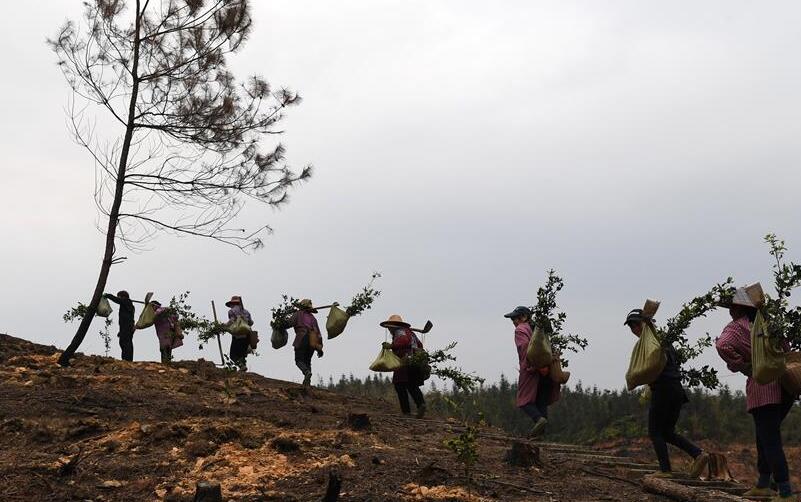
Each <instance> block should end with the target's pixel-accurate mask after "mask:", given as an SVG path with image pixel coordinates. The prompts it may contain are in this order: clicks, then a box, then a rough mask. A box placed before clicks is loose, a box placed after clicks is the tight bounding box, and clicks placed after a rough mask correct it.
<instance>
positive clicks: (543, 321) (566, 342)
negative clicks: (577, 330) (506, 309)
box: [531, 269, 589, 367]
mask: <svg viewBox="0 0 801 502" xmlns="http://www.w3.org/2000/svg"><path fill="white" fill-rule="evenodd" d="M564 285H565V281H564V280H563V279H562V278H561V277H559V276H558V275H556V271H555V270H553V269H551V270H549V271H548V280H547V281H546V283H545V286H543V287H540V288H539V289H537V305H535V306H534V307H531V311H532V313H533V314H532V319H531V320H532V322H533V323H534V325H536V326H539V327H541V328H542V329H543V330H544V331H545V333H546V334H548V336H549V338H550V341H551V348H552V349H553V351H554V353H557V354H560V356H561V360H562V365H563V366H565V367H567V365H568V361H567V360H566V359H565V357H564V355H565V353H566V352H567V351H568V350H569V351H571V352H576V353H577V352H578V351H579V350H584V349H586V348H587V345H588V343H589V342H587V339H586V338H582V337H580V336H578V335H573V334H569V333H563V332H562V326H563V325H564V323H565V321H566V320H567V314H566V313H564V312H561V311H559V307H558V306H557V304H556V295H557V294H558V293H559V291H561V290H562V288H563V287H564Z"/></svg>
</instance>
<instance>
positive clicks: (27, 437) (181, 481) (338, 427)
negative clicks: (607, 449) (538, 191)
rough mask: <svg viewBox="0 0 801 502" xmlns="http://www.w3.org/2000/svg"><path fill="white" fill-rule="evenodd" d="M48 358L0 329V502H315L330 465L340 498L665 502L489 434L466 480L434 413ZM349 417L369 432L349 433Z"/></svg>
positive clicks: (205, 367) (272, 385) (245, 380)
mask: <svg viewBox="0 0 801 502" xmlns="http://www.w3.org/2000/svg"><path fill="white" fill-rule="evenodd" d="M56 355H57V354H56V349H55V348H53V347H44V346H41V345H36V344H32V343H29V342H26V341H24V340H20V339H17V338H13V337H10V336H7V335H0V432H1V434H0V500H3V501H17V500H20V501H21V500H25V501H32V500H95V501H114V500H126V501H146V500H170V501H191V500H192V498H193V495H194V492H195V486H196V483H198V482H199V481H211V482H217V483H220V484H221V486H222V491H223V496H224V499H225V500H236V501H240V500H241V501H257V500H258V501H261V500H277V501H307V500H317V501H319V500H322V497H323V495H324V493H325V489H326V486H327V483H328V477H329V473H330V472H332V471H333V472H337V473H339V474H341V476H342V479H343V481H342V491H341V496H340V500H343V501H349V500H350V501H376V502H378V501H381V502H383V501H408V500H437V501H447V500H454V501H456V500H468V497H472V498H470V500H474V501H482V500H502V501H516V500H527V501H531V500H534V501H549V502H556V501H591V500H611V501H618V500H619V501H624V500H625V501H635V500H636V501H648V500H654V501H655V500H665V499H662V498H660V497H655V496H650V495H646V494H644V493H643V492H642V491H641V490H640V488H639V486H638V485H637V483H636V481H631V480H626V479H623V478H620V479H617V478H615V476H606V475H602V474H599V473H598V471H592V470H588V469H586V468H585V467H584V466H583V465H582V464H581V463H578V462H572V461H570V460H569V459H568V460H565V459H564V458H560V459H551V460H549V459H548V457H547V455H546V454H543V457H544V458H543V460H544V462H543V465H542V467H531V468H520V467H512V466H510V465H508V464H507V463H506V462H505V460H504V457H505V455H506V452H507V451H508V449H509V446H510V440H509V439H508V438H503V437H500V436H502V434H501V433H500V431H492V430H485V431H484V433H485V434H486V435H485V436H483V437H481V438H480V439H479V456H480V457H479V460H478V463H477V464H476V465H475V467H474V468H473V470H472V476H473V482H472V483H471V484H470V485H468V484H467V483H466V480H465V477H464V475H463V470H462V468H461V466H460V464H458V462H457V461H456V459H455V457H454V454H453V453H452V452H451V451H449V450H448V449H447V448H446V447H445V446H444V444H443V442H444V440H445V439H446V438H448V437H452V436H453V435H454V433H453V431H451V430H449V429H450V427H449V426H448V424H447V423H446V422H445V421H444V420H439V419H437V418H436V417H431V419H429V420H425V421H421V420H413V419H404V418H402V417H399V416H398V412H397V410H396V409H395V408H394V406H390V405H389V404H387V403H384V402H381V401H371V400H367V399H359V398H354V397H350V396H342V395H338V394H335V393H332V392H328V391H323V390H319V389H311V390H310V391H309V392H308V393H307V392H304V389H302V388H301V387H300V386H298V385H296V384H293V383H288V382H283V381H277V380H270V379H267V378H264V377H261V376H259V375H256V374H252V373H247V374H241V373H230V372H227V371H225V370H221V369H218V368H215V366H214V365H213V364H212V363H210V362H206V361H198V362H181V363H175V364H173V365H170V366H164V365H161V364H156V363H146V362H135V363H128V362H123V361H117V360H113V359H109V358H103V357H97V356H78V357H76V359H75V360H74V364H73V366H72V367H70V368H60V367H59V366H57V365H56V364H55V361H56ZM350 413H366V414H367V415H368V416H369V419H370V426H369V428H367V429H365V430H354V428H352V427H349V425H348V423H347V420H346V419H347V417H348V415H349V414H350ZM493 435H497V436H498V437H494V436H493ZM487 436H493V437H487Z"/></svg>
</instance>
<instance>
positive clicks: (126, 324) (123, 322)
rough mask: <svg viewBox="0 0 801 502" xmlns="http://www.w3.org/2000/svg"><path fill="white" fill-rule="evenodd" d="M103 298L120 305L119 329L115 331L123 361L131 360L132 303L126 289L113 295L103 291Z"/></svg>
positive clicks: (133, 310)
mask: <svg viewBox="0 0 801 502" xmlns="http://www.w3.org/2000/svg"><path fill="white" fill-rule="evenodd" d="M103 298H106V299H108V300H111V301H112V302H114V303H116V304H117V305H119V306H120V320H119V323H120V331H119V332H118V333H117V338H119V343H120V350H121V351H122V360H123V361H133V335H134V330H135V329H136V328H134V314H135V313H136V312H135V309H134V304H133V301H131V296H130V295H129V294H128V292H127V291H120V292H119V293H117V294H116V296H115V295H112V294H111V293H105V294H104V295H103Z"/></svg>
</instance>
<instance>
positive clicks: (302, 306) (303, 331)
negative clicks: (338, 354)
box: [287, 298, 323, 387]
mask: <svg viewBox="0 0 801 502" xmlns="http://www.w3.org/2000/svg"><path fill="white" fill-rule="evenodd" d="M296 307H297V309H298V311H297V312H295V313H294V314H292V316H291V317H290V318H289V321H288V324H287V325H288V327H290V328H294V329H295V340H294V341H293V342H292V346H293V347H294V348H295V366H297V367H298V369H299V370H300V371H301V372H302V373H303V386H304V387H309V386H311V378H312V364H311V363H312V357H313V356H314V354H315V353H317V357H323V337H322V335H321V334H320V326H319V325H318V324H317V318H315V317H314V314H316V313H317V312H318V311H317V309H316V308H315V307H314V306H313V303H312V301H311V300H309V299H308V298H307V299H304V300H301V301H299V302H297V304H296Z"/></svg>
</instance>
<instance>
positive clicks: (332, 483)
mask: <svg viewBox="0 0 801 502" xmlns="http://www.w3.org/2000/svg"><path fill="white" fill-rule="evenodd" d="M341 489H342V476H341V475H340V474H339V473H337V472H334V471H331V472H329V473H328V488H327V489H326V490H325V496H324V497H323V502H337V500H339V491H340V490H341Z"/></svg>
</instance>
